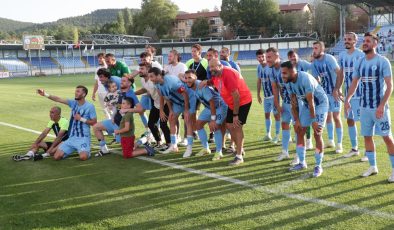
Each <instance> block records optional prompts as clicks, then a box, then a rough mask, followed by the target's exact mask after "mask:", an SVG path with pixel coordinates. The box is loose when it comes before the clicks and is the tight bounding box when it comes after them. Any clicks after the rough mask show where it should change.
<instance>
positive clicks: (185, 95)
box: [148, 67, 196, 158]
mask: <svg viewBox="0 0 394 230" xmlns="http://www.w3.org/2000/svg"><path fill="white" fill-rule="evenodd" d="M148 75H149V79H150V80H151V81H152V82H153V83H154V84H156V87H157V88H158V89H159V94H160V96H162V97H163V99H165V101H166V103H167V105H168V108H169V110H170V114H169V116H168V117H167V116H166V115H165V114H164V113H163V112H160V118H161V119H162V120H163V121H165V120H167V119H168V120H169V121H170V131H171V146H170V147H169V148H168V149H167V150H166V151H164V152H163V154H168V153H171V152H178V145H177V141H176V139H177V135H176V121H177V120H178V117H179V115H180V114H181V113H183V115H184V117H185V122H186V125H187V141H188V143H187V146H186V151H185V153H184V154H183V157H184V158H187V157H190V156H191V155H192V152H193V151H192V147H193V126H192V125H193V124H192V122H191V117H192V116H195V113H196V107H195V105H196V97H195V95H194V92H193V91H192V90H191V89H189V88H188V87H187V86H186V85H185V84H184V83H183V82H182V81H181V80H179V78H178V77H177V76H169V75H165V73H164V71H161V70H160V69H158V68H155V67H153V68H151V69H150V70H149V71H148ZM163 99H162V100H161V101H160V111H164V108H163V107H164V100H163Z"/></svg>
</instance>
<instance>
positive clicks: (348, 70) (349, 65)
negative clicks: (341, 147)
mask: <svg viewBox="0 0 394 230" xmlns="http://www.w3.org/2000/svg"><path fill="white" fill-rule="evenodd" d="M357 40H358V38H357V34H355V33H353V32H348V33H346V34H345V48H346V49H347V50H346V51H343V52H341V53H340V54H339V66H340V67H341V74H340V75H338V76H337V82H336V86H335V91H334V93H333V95H334V97H336V99H337V100H340V98H339V97H341V96H342V93H341V91H342V84H343V80H344V78H345V95H347V92H348V90H349V87H350V85H351V83H352V81H353V72H354V66H355V64H356V62H357V61H358V60H359V59H360V58H362V57H364V56H365V55H364V53H363V52H362V51H361V50H359V49H357V48H356V43H357ZM361 94H362V92H361V87H357V89H356V93H355V95H354V96H353V97H352V100H351V101H350V104H351V105H352V106H351V107H352V110H351V111H350V112H349V114H345V117H346V119H347V125H348V131H349V138H350V142H351V144H352V149H351V150H350V151H349V153H347V154H345V155H344V157H346V158H348V157H352V156H358V155H359V151H358V142H357V126H356V124H355V122H356V121H359V120H360V97H361ZM363 160H364V161H368V158H367V157H363Z"/></svg>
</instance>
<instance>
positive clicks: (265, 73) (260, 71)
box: [257, 65, 273, 98]
mask: <svg viewBox="0 0 394 230" xmlns="http://www.w3.org/2000/svg"><path fill="white" fill-rule="evenodd" d="M271 71H272V70H271V68H270V67H269V66H268V65H267V66H265V67H263V66H262V65H258V66H257V78H260V79H261V87H262V88H263V93H264V97H265V98H267V97H272V95H273V93H272V84H271V79H270V76H269V75H270V73H271Z"/></svg>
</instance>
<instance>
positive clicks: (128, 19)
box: [122, 8, 133, 34]
mask: <svg viewBox="0 0 394 230" xmlns="http://www.w3.org/2000/svg"><path fill="white" fill-rule="evenodd" d="M122 12H123V20H124V26H125V29H126V34H132V33H133V17H132V16H131V11H130V9H128V8H125V9H123V11H122Z"/></svg>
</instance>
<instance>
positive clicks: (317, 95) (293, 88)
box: [286, 71, 328, 107]
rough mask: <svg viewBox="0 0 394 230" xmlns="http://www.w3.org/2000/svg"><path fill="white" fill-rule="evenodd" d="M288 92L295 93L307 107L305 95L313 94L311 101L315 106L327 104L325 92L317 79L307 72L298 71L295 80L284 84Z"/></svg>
mask: <svg viewBox="0 0 394 230" xmlns="http://www.w3.org/2000/svg"><path fill="white" fill-rule="evenodd" d="M286 87H287V88H288V90H289V92H290V93H291V94H295V95H296V96H297V98H298V100H300V101H302V102H303V103H304V105H305V106H306V107H309V105H308V101H307V100H306V95H307V94H308V93H312V94H313V101H314V103H315V106H328V98H327V94H326V93H325V92H324V89H323V88H322V87H321V85H319V83H318V82H317V80H316V79H315V78H314V77H313V76H312V75H310V74H309V73H307V72H303V71H299V72H298V75H297V81H296V82H295V83H293V82H289V83H288V84H286Z"/></svg>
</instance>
